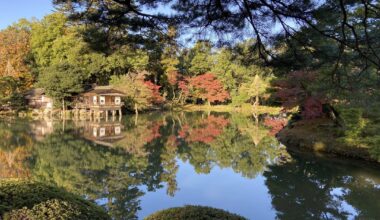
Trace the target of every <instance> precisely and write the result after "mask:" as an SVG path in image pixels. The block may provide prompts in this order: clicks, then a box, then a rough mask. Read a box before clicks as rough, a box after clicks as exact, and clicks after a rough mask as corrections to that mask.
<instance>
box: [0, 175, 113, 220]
mask: <svg viewBox="0 0 380 220" xmlns="http://www.w3.org/2000/svg"><path fill="white" fill-rule="evenodd" d="M1 218H3V219H5V220H6V219H28V220H29V219H91V220H92V219H110V217H109V216H108V215H107V214H106V212H105V211H104V210H102V209H101V208H100V207H97V206H96V205H95V204H93V203H91V202H89V201H86V200H84V199H82V198H81V197H79V196H75V195H73V194H71V193H68V192H65V191H64V190H62V189H59V188H56V187H52V186H47V185H45V184H42V183H37V182H30V181H24V180H2V181H0V219H1Z"/></svg>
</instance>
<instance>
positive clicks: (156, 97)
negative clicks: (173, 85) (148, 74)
mask: <svg viewBox="0 0 380 220" xmlns="http://www.w3.org/2000/svg"><path fill="white" fill-rule="evenodd" d="M144 84H145V86H146V87H147V88H148V89H149V90H150V91H151V96H150V97H149V102H150V103H152V104H161V103H162V102H163V101H164V98H163V97H162V96H161V93H160V88H161V86H159V85H156V84H154V83H152V82H151V81H145V82H144Z"/></svg>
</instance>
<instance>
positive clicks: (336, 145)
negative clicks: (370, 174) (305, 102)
mask: <svg viewBox="0 0 380 220" xmlns="http://www.w3.org/2000/svg"><path fill="white" fill-rule="evenodd" d="M335 130H336V128H334V127H333V125H332V123H331V121H329V120H327V119H319V120H313V121H311V122H295V123H294V124H292V125H287V126H286V127H284V128H283V129H282V130H281V131H280V132H279V133H278V134H277V135H276V137H277V139H278V140H279V141H280V142H281V143H282V144H284V145H285V146H286V147H287V149H289V150H291V151H299V152H310V153H313V154H316V155H318V154H322V155H324V156H329V157H335V158H342V159H355V160H361V161H367V162H370V163H376V164H380V161H378V160H376V159H375V158H373V157H371V154H370V152H369V148H368V147H364V146H350V145H348V144H346V143H343V142H342V141H338V140H337V139H338V138H339V135H337V134H336V131H335Z"/></svg>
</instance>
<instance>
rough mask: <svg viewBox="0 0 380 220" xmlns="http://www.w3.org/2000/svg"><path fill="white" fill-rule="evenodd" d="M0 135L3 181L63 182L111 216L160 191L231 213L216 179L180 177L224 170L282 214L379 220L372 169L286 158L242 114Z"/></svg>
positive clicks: (137, 207) (378, 191) (8, 129)
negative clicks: (205, 196) (210, 196)
mask: <svg viewBox="0 0 380 220" xmlns="http://www.w3.org/2000/svg"><path fill="white" fill-rule="evenodd" d="M0 138H1V140H2V141H1V143H0V178H15V177H16V178H33V179H35V180H37V181H42V182H45V183H49V184H53V185H57V186H59V187H63V188H65V189H66V190H68V191H70V192H73V193H75V194H78V195H81V196H83V197H84V198H86V199H88V200H93V201H96V202H97V203H98V204H100V205H102V206H103V207H104V208H105V209H106V210H107V211H108V212H109V214H110V215H111V216H113V217H114V218H115V219H137V218H141V217H143V216H141V214H139V213H141V212H142V211H143V210H145V209H152V210H156V209H160V207H161V206H159V205H160V204H155V203H150V205H149V207H147V205H146V203H143V202H142V200H144V199H147V198H148V197H147V196H148V195H154V194H156V195H157V193H159V192H161V190H165V192H166V195H165V196H168V197H170V198H172V200H173V201H177V200H180V198H183V197H180V196H183V195H184V194H186V195H187V197H186V198H187V199H188V200H184V201H182V200H181V201H180V202H181V203H184V204H187V203H188V202H197V203H199V204H203V205H208V204H204V203H205V201H203V200H202V201H201V200H200V199H198V200H190V198H192V197H191V195H194V194H197V193H198V192H199V191H201V190H204V189H206V190H209V191H216V193H217V194H218V198H219V200H220V199H223V204H222V205H223V207H221V208H225V209H229V210H230V211H234V210H233V208H234V207H235V204H232V203H230V202H229V195H228V192H226V191H224V190H225V189H221V188H220V189H219V188H217V187H213V186H216V185H217V183H218V181H219V182H220V181H221V179H220V178H215V179H214V180H212V179H211V180H210V179H207V181H208V182H207V183H206V184H203V185H201V186H198V185H194V186H193V188H191V190H189V189H188V188H186V187H185V183H186V182H187V181H188V180H186V178H184V177H183V175H179V174H180V173H181V170H182V171H183V170H185V168H186V167H188V166H191V167H192V168H193V170H191V171H188V170H186V172H190V173H187V174H188V175H192V176H197V177H204V176H213V175H222V174H223V175H224V174H226V175H227V174H228V175H229V178H232V179H231V180H229V181H233V183H235V185H236V186H237V185H239V184H240V185H239V186H242V185H241V184H246V186H247V187H251V186H250V184H252V182H247V181H246V180H250V181H256V180H257V182H259V180H260V179H262V178H264V181H263V182H260V184H261V185H260V186H262V187H264V188H265V189H266V196H267V197H269V198H270V199H271V200H270V204H269V206H270V208H269V209H267V210H265V212H268V213H267V214H268V215H269V214H271V216H277V217H278V218H279V219H313V218H315V219H346V218H355V217H358V218H365V219H376V218H380V216H379V212H378V210H379V209H380V199H379V198H380V171H379V169H378V168H375V167H374V168H371V167H367V168H365V167H362V166H360V164H354V163H351V162H348V163H346V162H340V161H338V160H331V159H329V160H327V159H323V158H316V157H314V156H310V155H307V154H305V155H304V154H294V153H292V155H289V154H288V153H287V152H286V149H285V148H284V146H282V145H281V144H279V142H278V141H277V140H276V138H275V137H274V136H273V133H272V132H271V131H270V129H269V128H267V127H265V126H263V125H262V124H260V123H259V124H257V123H255V120H253V119H250V118H247V117H245V116H242V115H229V114H213V113H212V114H205V113H178V114H146V115H142V116H140V117H139V118H138V120H136V119H135V118H134V117H124V118H123V120H122V121H121V122H119V121H114V122H113V121H108V122H104V121H102V122H88V121H87V122H83V121H82V122H78V121H77V122H74V121H66V122H65V123H62V122H56V121H26V120H21V119H20V120H15V121H6V120H2V121H0ZM289 158H292V160H291V161H290V162H286V161H288V159H289ZM230 172H231V173H232V174H233V175H230ZM221 177H222V176H221ZM223 177H224V176H223ZM222 181H223V180H222ZM197 187H202V189H201V188H197ZM251 188H252V187H251ZM218 190H220V191H218ZM252 191H255V189H252ZM162 199H163V198H162ZM176 199H177V200H176ZM261 199H264V198H261V197H259V196H257V198H248V197H247V198H242V199H241V202H242V203H247V202H250V201H252V200H261ZM144 201H145V200H144ZM156 202H157V201H156ZM178 204H179V203H178ZM209 205H212V204H209ZM251 209H254V210H255V207H251ZM239 210H240V209H239ZM242 211H247V213H248V212H249V211H250V210H242ZM255 211H256V210H255ZM257 211H260V210H257ZM269 212H270V213H269ZM268 215H267V216H268ZM255 216H256V215H255V213H253V214H252V216H247V217H252V218H254V217H255Z"/></svg>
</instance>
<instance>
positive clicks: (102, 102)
mask: <svg viewBox="0 0 380 220" xmlns="http://www.w3.org/2000/svg"><path fill="white" fill-rule="evenodd" d="M99 102H100V104H101V105H104V104H106V97H105V96H100V97H99Z"/></svg>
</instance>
